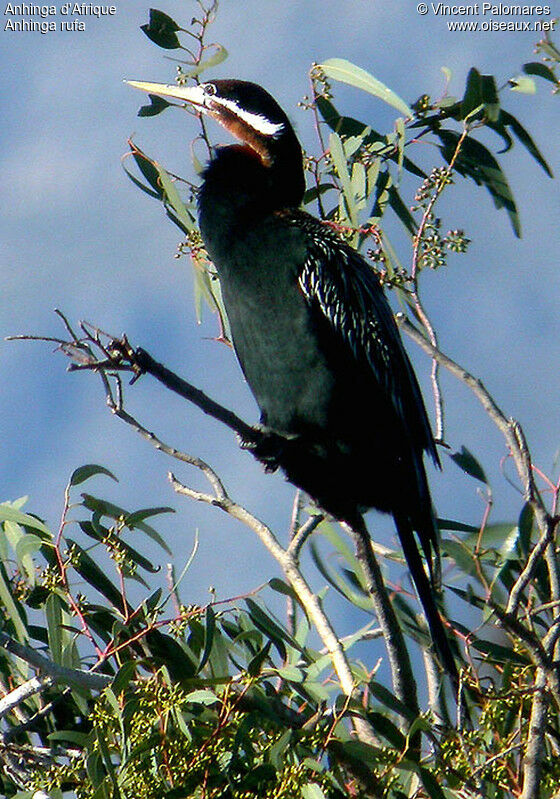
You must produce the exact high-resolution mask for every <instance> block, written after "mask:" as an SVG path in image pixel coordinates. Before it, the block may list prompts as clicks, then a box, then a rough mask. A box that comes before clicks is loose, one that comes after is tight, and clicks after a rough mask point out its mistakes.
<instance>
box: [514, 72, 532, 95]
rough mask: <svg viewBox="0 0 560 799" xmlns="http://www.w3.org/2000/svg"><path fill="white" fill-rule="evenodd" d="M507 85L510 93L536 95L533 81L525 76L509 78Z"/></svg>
mask: <svg viewBox="0 0 560 799" xmlns="http://www.w3.org/2000/svg"><path fill="white" fill-rule="evenodd" d="M508 83H509V85H510V86H511V90H512V92H520V93H521V94H536V93H537V86H536V84H535V81H534V80H533V78H529V77H528V76H527V75H517V77H515V78H510V79H509V81H508Z"/></svg>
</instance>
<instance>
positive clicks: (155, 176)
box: [127, 145, 163, 200]
mask: <svg viewBox="0 0 560 799" xmlns="http://www.w3.org/2000/svg"><path fill="white" fill-rule="evenodd" d="M131 153H132V157H133V158H134V161H135V163H136V166H137V167H138V169H139V170H140V172H141V174H142V175H143V176H144V177H145V179H146V180H147V182H148V185H149V186H151V188H152V189H153V191H154V194H155V195H156V197H157V198H158V199H159V200H163V191H162V188H161V185H160V182H159V173H158V170H157V169H156V167H155V165H154V162H152V160H151V159H150V158H148V156H147V155H146V154H145V153H143V152H142V150H140V149H139V148H138V147H136V145H134V147H133V149H132V150H131ZM127 174H130V173H128V172H127ZM130 177H132V176H130Z"/></svg>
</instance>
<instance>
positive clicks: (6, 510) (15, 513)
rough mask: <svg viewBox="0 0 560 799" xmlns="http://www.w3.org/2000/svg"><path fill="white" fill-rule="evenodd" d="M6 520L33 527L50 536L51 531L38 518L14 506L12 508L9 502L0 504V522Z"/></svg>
mask: <svg viewBox="0 0 560 799" xmlns="http://www.w3.org/2000/svg"><path fill="white" fill-rule="evenodd" d="M6 520H7V521H10V522H15V523H16V524H23V525H24V526H25V527H33V528H34V529H35V530H40V531H41V532H42V533H46V534H47V535H48V536H49V537H50V536H51V531H50V530H49V528H48V527H46V526H45V525H44V524H43V522H41V521H40V520H39V519H36V518H35V516H31V515H30V514H28V513H22V512H21V511H19V510H16V508H13V507H12V506H11V505H10V504H9V503H7V502H3V503H1V504H0V522H3V521H6Z"/></svg>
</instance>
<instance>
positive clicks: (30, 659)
mask: <svg viewBox="0 0 560 799" xmlns="http://www.w3.org/2000/svg"><path fill="white" fill-rule="evenodd" d="M0 647H2V649H5V650H6V651H7V652H10V653H11V654H12V655H16V657H18V658H21V659H22V660H25V662H26V663H29V664H30V665H31V666H34V667H35V668H37V669H39V670H40V671H43V672H44V673H45V674H47V675H48V676H49V677H51V678H52V680H53V681H54V682H57V683H63V684H64V685H69V686H72V687H76V688H90V689H91V690H92V691H102V690H103V689H104V688H106V687H107V686H108V685H109V684H110V683H111V682H112V678H111V677H108V676H106V675H104V674H94V673H93V672H91V671H82V670H81V669H70V668H68V667H66V666H59V665H58V663H53V661H52V660H49V659H48V658H46V657H44V655H41V654H39V652H36V651H35V650H34V649H32V648H31V647H30V646H26V645H25V644H20V643H19V641H15V640H14V639H13V638H11V637H10V636H9V635H7V634H6V633H5V632H1V631H0ZM45 687H47V686H45ZM16 690H17V689H16Z"/></svg>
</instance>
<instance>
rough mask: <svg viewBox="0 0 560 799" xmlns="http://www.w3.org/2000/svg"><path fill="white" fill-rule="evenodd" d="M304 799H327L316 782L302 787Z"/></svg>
mask: <svg viewBox="0 0 560 799" xmlns="http://www.w3.org/2000/svg"><path fill="white" fill-rule="evenodd" d="M301 796H302V799H326V797H325V794H324V793H323V790H322V789H321V788H320V787H319V785H317V783H316V782H306V783H305V785H302V786H301Z"/></svg>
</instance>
